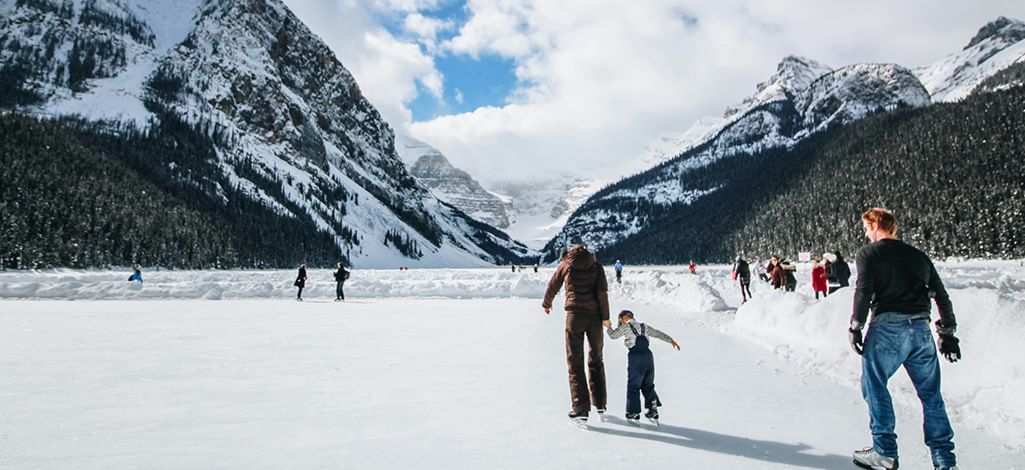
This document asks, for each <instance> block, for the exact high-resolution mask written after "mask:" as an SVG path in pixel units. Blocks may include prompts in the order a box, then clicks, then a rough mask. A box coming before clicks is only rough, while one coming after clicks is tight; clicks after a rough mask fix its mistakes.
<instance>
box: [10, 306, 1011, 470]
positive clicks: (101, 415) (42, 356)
mask: <svg viewBox="0 0 1025 470" xmlns="http://www.w3.org/2000/svg"><path fill="white" fill-rule="evenodd" d="M613 297H614V300H613V304H614V305H613V308H614V309H618V308H631V309H633V310H634V311H635V313H636V314H637V315H638V319H639V320H641V321H646V322H650V323H651V324H652V325H655V326H657V327H659V328H661V329H663V330H664V331H666V332H668V333H670V334H672V335H674V336H675V337H676V338H677V340H678V341H679V342H680V344H681V345H682V348H683V350H682V351H680V352H677V351H673V350H671V349H670V348H669V346H668V345H667V344H663V343H661V342H655V343H654V344H653V349H654V351H655V360H656V370H657V375H656V384H657V388H658V391H659V394H660V396H661V397H662V399H663V401H664V404H665V407H664V408H663V409H662V423H663V424H662V426H661V427H660V428H657V429H656V428H654V427H652V426H650V425H647V424H644V425H642V426H641V427H640V428H636V427H632V426H630V425H628V424H626V423H625V422H624V421H623V419H622V416H623V408H624V402H625V398H624V382H625V375H626V365H625V359H626V352H625V349H624V347H623V345H622V343H621V341H616V342H613V341H607V342H606V346H605V357H606V370H607V374H608V377H609V399H610V403H609V407H610V414H611V415H612V418H611V420H610V421H609V422H608V423H600V422H597V419H594V418H595V417H594V414H592V426H591V430H590V431H587V432H585V431H581V430H579V429H577V428H575V427H573V426H571V425H569V424H568V422H567V419H566V417H565V414H566V412H567V411H568V389H567V384H566V367H565V360H564V349H563V337H562V335H563V333H562V325H563V320H564V316H563V314H562V313H561V312H559V309H558V307H559V305H556V311H555V312H553V314H552V316H545V315H544V314H543V312H542V311H541V309H540V306H539V304H540V300H538V299H485V300H460V299H395V298H353V299H350V300H349V301H347V302H344V303H335V302H332V301H330V300H327V299H325V298H323V297H321V298H316V297H309V296H308V299H307V301H306V302H302V303H299V302H295V301H292V300H224V301H207V300H188V301H173V300H172V301H169V300H141V301H133V302H124V301H90V302H65V301H5V302H3V303H0V307H2V308H0V468H5V469H6V468H18V469H20V468H97V469H100V468H104V469H105V468H442V467H444V468H466V469H478V468H552V469H564V468H591V469H594V468H634V469H636V468H655V466H656V465H657V466H659V467H662V466H664V465H672V468H724V469H726V468H729V469H736V468H744V469H748V468H795V467H796V468H853V467H852V465H851V464H850V459H849V455H850V451H851V450H852V449H854V448H856V447H860V446H862V445H864V444H866V443H868V442H869V436H868V432H867V424H866V423H867V417H866V411H865V405H864V403H863V401H862V400H861V397H860V395H859V393H858V392H857V391H856V390H855V389H853V388H851V387H847V386H842V385H838V384H836V383H835V381H830V380H827V379H826V378H825V377H823V376H821V375H819V374H813V373H809V372H807V371H806V370H805V369H802V368H799V367H798V366H796V365H795V364H793V363H790V362H785V361H783V360H782V359H779V358H778V357H777V355H776V354H773V352H772V351H770V350H767V349H765V348H762V347H758V346H755V345H753V344H752V343H750V342H747V341H744V340H741V339H738V338H736V337H735V336H732V335H727V334H724V333H723V332H722V331H721V329H720V328H717V327H716V326H715V325H717V324H718V320H717V319H716V316H724V315H731V313H730V312H726V313H715V312H712V313H709V314H708V315H707V317H695V316H684V315H681V314H680V312H679V311H678V309H677V308H676V307H674V306H670V305H657V304H656V305H647V304H644V303H638V302H620V301H617V300H615V294H614V296H613ZM920 420H921V417H920V411H918V410H916V409H913V408H908V407H902V408H900V409H899V415H898V423H899V427H898V434H899V436H900V444H901V446H902V447H901V449H902V455H901V456H902V462H901V463H902V467H903V468H909V469H915V468H931V466H930V465H929V463H928V455H927V452H926V450H925V448H924V446H923V445H922V444H921V441H922V437H921V430H920V423H921V421H920ZM955 431H956V432H957V433H958V434H957V437H956V443H957V445H958V450H959V455H960V458H961V464H962V467H963V468H990V469H993V468H1016V467H1019V468H1020V467H1021V466H1022V462H1025V458H1023V455H1022V454H1021V453H1017V452H1014V451H1012V450H1007V449H1005V448H1004V447H1002V446H1001V445H999V444H997V443H995V442H994V439H993V438H992V437H991V436H990V435H987V434H984V433H981V432H978V431H974V430H972V429H957V428H955Z"/></svg>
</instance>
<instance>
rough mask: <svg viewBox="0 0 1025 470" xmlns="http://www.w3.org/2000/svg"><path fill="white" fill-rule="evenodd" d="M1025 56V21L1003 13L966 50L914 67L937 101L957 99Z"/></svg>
mask: <svg viewBox="0 0 1025 470" xmlns="http://www.w3.org/2000/svg"><path fill="white" fill-rule="evenodd" d="M1023 58H1025V22H1022V21H1019V20H1016V19H1010V18H1005V17H1003V16H1001V17H1000V18H997V19H996V20H994V21H993V22H991V23H989V24H987V25H985V26H983V27H982V28H981V29H979V32H978V34H976V35H975V37H973V38H972V40H971V41H969V43H968V45H967V46H965V47H964V49H963V50H961V51H959V52H956V53H953V54H950V55H948V56H946V57H944V58H942V59H940V60H938V61H936V62H933V63H932V64H929V65H926V66H924V67H919V68H917V69H915V70H914V73H915V75H917V76H918V79H919V80H921V82H922V84H923V85H925V87H926V88H927V89H928V90H929V93H931V94H932V100H933V101H934V102H941V101H957V100H960V99H962V98H964V97H966V96H968V94H970V93H971V92H972V90H974V89H975V87H977V86H978V85H979V84H980V83H982V81H984V80H985V79H986V78H988V77H990V76H992V75H993V74H995V73H997V72H999V71H1001V70H1003V69H1005V68H1007V67H1008V66H1010V65H1011V64H1013V63H1015V62H1020V61H1022V60H1023Z"/></svg>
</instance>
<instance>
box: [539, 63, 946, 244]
mask: <svg viewBox="0 0 1025 470" xmlns="http://www.w3.org/2000/svg"><path fill="white" fill-rule="evenodd" d="M928 103H929V94H928V92H927V91H926V90H925V88H923V87H922V85H921V84H920V83H919V82H918V80H917V79H916V78H915V77H914V75H912V74H911V72H910V71H908V70H907V69H904V68H903V67H900V66H897V65H890V64H856V65H851V66H847V67H842V68H840V69H837V70H832V71H831V70H830V69H829V67H827V66H824V65H822V64H820V63H818V62H815V61H813V60H809V59H804V58H799V57H793V56H790V57H786V58H784V59H783V61H782V62H781V63H780V64H779V66H778V67H777V71H776V73H775V74H773V75H772V76H771V77H769V79H768V80H766V81H764V82H762V83H760V84H759V85H758V87H757V89H756V92H755V93H754V94H752V95H750V96H748V97H746V98H744V99H743V100H742V101H741V102H740V103H738V104H737V105H735V106H732V107H730V108H729V109H728V110H727V111H726V113H725V114H724V117H723V119H722V121H720V122H718V123H714V124H712V125H710V126H709V125H708V124H707V123H706V124H699V126H701V128H702V130H700V131H695V132H692V133H690V134H691V135H704V136H710V137H707V138H704V140H703V141H697V140H695V141H685V142H683V143H682V147H680V148H685V149H686V150H684V151H683V153H681V154H678V155H675V156H673V157H672V158H670V159H668V160H666V161H663V162H662V163H660V164H658V165H657V166H655V167H653V168H651V169H649V170H647V171H644V172H641V173H639V174H635V175H633V176H631V177H628V178H626V179H624V180H621V181H619V182H617V183H615V184H612V185H609V186H608V187H606V188H605V189H603V190H601V191H599V192H598V193H596V194H595V195H594V196H592V197H591V198H590V199H588V200H587V201H586V202H585V203H584V204H583V205H581V207H580V208H579V210H577V211H576V212H575V213H574V214H573V215H572V216H571V217H570V218H569V220H568V221H567V222H566V224H565V226H564V227H563V229H562V232H561V233H560V234H558V235H557V236H556V238H555V239H553V240H552V241H551V242H550V243H549V244H548V245H547V246H546V247H545V252H546V254H545V256H546V259H554V257H556V256H557V255H558V252H559V250H560V247H559V246H557V245H564V244H565V241H571V242H572V241H579V242H584V243H587V244H588V245H589V246H591V247H593V248H595V249H599V250H600V249H601V248H603V247H606V246H609V245H612V244H614V243H616V242H618V241H621V240H624V239H626V238H628V237H629V236H631V235H633V234H636V233H638V232H639V231H641V230H643V229H644V228H645V227H647V226H648V224H653V223H659V220H658V219H657V216H655V217H654V218H653V214H654V212H655V211H650V210H645V209H643V208H642V206H644V207H648V208H650V207H651V206H652V205H654V206H663V207H668V206H672V205H675V204H690V203H692V202H693V201H695V200H697V199H698V198H701V197H703V196H705V195H708V194H711V193H713V192H715V191H717V190H718V189H719V186H718V185H714V184H712V185H709V184H707V183H701V184H694V183H690V182H688V180H687V179H686V178H685V177H684V175H686V174H687V173H688V172H689V171H692V170H694V169H696V168H701V167H705V166H708V165H710V164H712V163H714V162H716V161H718V160H720V159H723V158H727V157H731V156H734V155H742V154H752V153H756V152H759V151H763V150H767V149H771V148H789V147H792V146H793V145H795V144H797V143H798V142H800V141H801V140H803V139H804V138H806V137H808V136H809V135H812V134H813V133H815V132H818V131H820V130H823V129H825V128H827V127H829V126H831V125H842V124H845V123H849V122H852V121H854V120H857V119H861V118H863V117H864V116H866V115H867V114H869V113H871V112H876V111H880V110H886V109H892V108H895V107H900V106H922V105H925V104H928ZM706 128H707V129H706Z"/></svg>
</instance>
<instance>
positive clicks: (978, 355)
mask: <svg viewBox="0 0 1025 470" xmlns="http://www.w3.org/2000/svg"><path fill="white" fill-rule="evenodd" d="M1015 265H1017V263H1015ZM940 276H941V277H942V278H943V279H944V281H945V283H946V285H947V288H948V290H949V291H950V295H951V298H952V301H953V303H954V312H955V314H956V315H957V318H958V337H959V338H960V339H961V348H962V351H963V353H964V358H963V360H962V361H960V362H958V363H956V364H950V363H947V362H946V361H945V360H941V361H940V362H941V369H942V370H943V395H944V397H945V398H946V401H947V408H948V411H949V412H950V414H951V418H952V420H953V421H954V423H955V432H956V431H957V428H958V427H970V428H974V429H980V430H983V431H986V432H988V433H990V434H992V435H994V436H997V437H998V438H1000V439H1001V440H1002V442H1003V443H1004V445H1006V446H1008V447H1009V448H1012V449H1015V450H1017V451H1022V450H1025V400H1022V398H1021V397H1023V396H1025V341H1023V340H1022V338H1025V272H1023V270H1022V269H1021V268H1019V267H1011V266H1010V265H1008V266H1004V267H1000V268H997V267H994V266H985V265H984V266H983V267H972V266H965V265H957V264H944V265H941V269H940ZM853 297H854V292H853V290H852V289H843V290H840V291H838V292H836V294H834V295H833V296H830V297H829V298H827V299H824V300H821V301H816V300H814V298H812V297H809V296H807V295H802V294H801V293H780V292H763V293H760V294H756V295H755V298H754V299H753V300H752V301H750V302H748V303H746V304H744V305H743V306H741V307H740V308H739V309H737V313H736V316H735V319H734V321H733V322H732V324H729V325H724V329H725V330H727V331H729V332H732V333H735V334H737V335H739V336H742V337H744V338H747V339H749V340H751V341H753V342H756V343H758V344H761V345H763V346H766V347H768V348H770V349H773V350H774V351H775V353H776V354H777V355H778V356H780V357H782V358H784V359H787V360H789V361H791V362H795V363H798V364H800V365H801V366H803V367H804V368H805V369H807V370H808V371H810V372H812V373H815V374H823V375H827V376H829V377H832V378H833V379H835V380H837V381H839V382H840V383H842V384H846V385H849V386H851V387H855V388H859V387H860V385H859V383H860V382H859V380H860V376H861V363H860V359H859V357H858V356H856V355H855V354H854V353H853V352H851V350H850V347H849V346H848V343H847V325H848V319H849V317H850V313H851V305H852V304H853ZM934 310H935V309H934ZM935 318H936V315H935V314H934V320H935ZM890 384H891V385H890V390H891V392H892V393H893V395H894V399H895V400H897V401H899V402H901V403H903V404H904V405H906V406H908V407H909V408H912V409H917V408H919V407H920V405H919V404H918V399H917V397H916V395H915V391H914V388H913V386H912V385H911V381H910V380H909V379H908V378H907V376H906V374H904V373H900V372H898V374H897V375H895V376H894V380H892V381H891V382H890Z"/></svg>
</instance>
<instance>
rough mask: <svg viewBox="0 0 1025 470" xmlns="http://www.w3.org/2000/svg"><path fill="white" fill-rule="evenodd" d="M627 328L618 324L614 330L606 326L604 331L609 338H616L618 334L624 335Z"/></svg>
mask: <svg viewBox="0 0 1025 470" xmlns="http://www.w3.org/2000/svg"><path fill="white" fill-rule="evenodd" d="M627 329H628V328H627V327H626V326H625V325H620V326H618V327H616V329H614V330H613V329H612V327H608V328H606V329H605V333H607V334H608V335H609V338H611V339H617V338H619V337H620V336H623V335H625V334H626V330H627Z"/></svg>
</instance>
